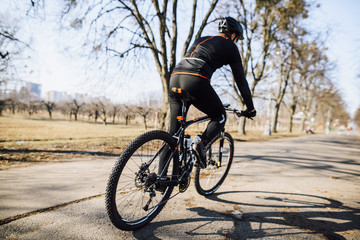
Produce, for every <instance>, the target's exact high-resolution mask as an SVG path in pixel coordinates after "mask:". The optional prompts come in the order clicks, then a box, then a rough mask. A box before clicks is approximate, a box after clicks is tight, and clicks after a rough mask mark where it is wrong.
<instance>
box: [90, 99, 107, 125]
mask: <svg viewBox="0 0 360 240" xmlns="http://www.w3.org/2000/svg"><path fill="white" fill-rule="evenodd" d="M92 105H93V107H94V112H95V122H96V120H97V117H99V118H100V119H101V120H102V121H103V123H104V124H105V125H107V115H108V113H109V107H110V105H111V104H110V102H109V101H107V100H102V99H97V100H95V101H94V102H93V103H92Z"/></svg>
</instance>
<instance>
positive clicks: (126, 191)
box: [106, 131, 177, 230]
mask: <svg viewBox="0 0 360 240" xmlns="http://www.w3.org/2000/svg"><path fill="white" fill-rule="evenodd" d="M174 144H175V143H174V141H173V139H172V138H171V136H170V135H169V134H167V133H165V132H162V131H152V132H148V133H146V134H144V135H141V136H139V137H138V138H137V139H135V140H134V141H133V142H132V143H131V144H130V145H129V146H128V147H127V149H126V150H125V151H124V152H123V153H122V154H121V156H120V157H119V160H118V163H117V164H116V166H115V167H114V169H113V172H112V174H111V175H110V179H109V183H108V187H107V191H106V192H107V196H106V206H107V211H108V215H109V217H110V219H111V221H112V222H113V224H114V225H115V226H116V227H118V228H120V229H122V230H135V229H138V228H141V227H142V226H144V225H146V224H147V223H149V222H150V221H151V220H152V219H153V218H154V217H155V216H156V215H157V214H158V213H159V212H160V211H161V209H162V208H163V207H164V205H165V203H166V201H167V199H168V198H169V197H170V195H171V192H172V190H173V187H167V188H165V191H164V192H162V191H159V190H156V187H155V183H154V181H155V179H156V178H152V176H158V174H159V170H158V169H159V160H160V155H161V154H159V151H161V149H162V151H163V152H164V151H165V150H168V149H174ZM174 158H176V159H177V155H176V156H174V157H173V159H174ZM176 162H177V161H175V164H176ZM145 163H147V164H149V166H147V167H146V168H145V169H146V170H144V169H142V170H141V167H142V166H143V167H144V164H145ZM175 164H174V161H173V160H172V161H170V163H169V165H168V168H167V169H168V170H167V176H168V177H169V178H170V179H175V177H176V176H175V175H176V174H175V171H176V170H177V166H175ZM143 167H142V168H143ZM146 206H147V207H146Z"/></svg>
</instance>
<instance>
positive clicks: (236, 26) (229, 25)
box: [219, 17, 244, 40]
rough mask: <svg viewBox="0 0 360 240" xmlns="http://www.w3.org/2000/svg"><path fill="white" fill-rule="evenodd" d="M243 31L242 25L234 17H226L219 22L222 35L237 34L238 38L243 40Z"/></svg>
mask: <svg viewBox="0 0 360 240" xmlns="http://www.w3.org/2000/svg"><path fill="white" fill-rule="evenodd" d="M243 31H244V30H243V28H242V27H241V25H240V23H239V22H238V21H237V20H236V19H234V18H232V17H226V18H224V19H222V20H221V21H220V22H219V32H221V33H228V32H230V34H231V33H236V35H237V37H238V38H239V39H240V40H243V39H244V36H243Z"/></svg>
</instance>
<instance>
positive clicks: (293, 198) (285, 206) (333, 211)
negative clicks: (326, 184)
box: [208, 191, 360, 239]
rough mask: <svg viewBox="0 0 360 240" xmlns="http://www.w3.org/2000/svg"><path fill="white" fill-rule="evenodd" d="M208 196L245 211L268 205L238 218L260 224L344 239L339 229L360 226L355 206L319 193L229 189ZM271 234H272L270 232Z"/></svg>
mask: <svg viewBox="0 0 360 240" xmlns="http://www.w3.org/2000/svg"><path fill="white" fill-rule="evenodd" d="M228 194H231V195H234V194H237V195H239V194H240V195H243V196H244V195H246V194H252V195H254V196H255V199H259V201H254V202H249V203H246V202H242V201H241V200H239V201H233V200H226V195H228ZM208 199H210V200H213V201H217V202H222V203H226V204H235V205H237V206H241V207H246V208H247V210H248V211H251V210H255V209H257V208H260V209H262V210H263V209H264V208H265V209H269V211H253V212H245V213H244V215H243V219H242V220H241V221H242V222H252V223H254V222H257V223H259V224H261V225H263V226H264V225H265V224H266V223H269V224H277V225H281V226H283V227H295V228H297V229H302V230H305V231H306V232H310V233H312V234H319V235H322V236H324V237H325V238H327V239H345V238H344V236H342V235H340V234H339V232H342V233H346V234H350V235H351V234H352V233H353V231H354V230H360V225H359V222H360V215H359V214H360V210H359V209H355V208H351V207H348V206H345V205H344V204H343V203H341V202H340V201H337V200H334V199H330V198H326V197H322V196H316V195H309V194H300V193H283V192H264V191H231V192H220V193H216V194H214V195H212V196H210V197H208ZM231 199H234V198H233V197H232V198H231ZM242 233H243V234H244V235H243V236H250V235H252V234H254V233H256V234H258V235H256V236H253V237H270V236H268V235H267V234H266V229H262V231H259V230H256V231H255V230H253V229H252V228H251V227H250V228H248V229H242ZM259 234H260V235H259ZM280 235H281V234H280ZM271 236H274V235H273V234H271ZM244 239H246V237H245V238H244Z"/></svg>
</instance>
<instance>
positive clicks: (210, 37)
mask: <svg viewBox="0 0 360 240" xmlns="http://www.w3.org/2000/svg"><path fill="white" fill-rule="evenodd" d="M213 37H215V36H212V37H209V38H207V39H205V40H204V41H202V42H201V43H199V44H198V45H197V46H196V48H195V50H194V51H192V53H191V54H190V57H192V56H193V54H194V53H195V52H196V50H197V49H198V47H199V46H200V45H201V44H203V43H204V42H206V41H207V40H210V39H212V38H213Z"/></svg>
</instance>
